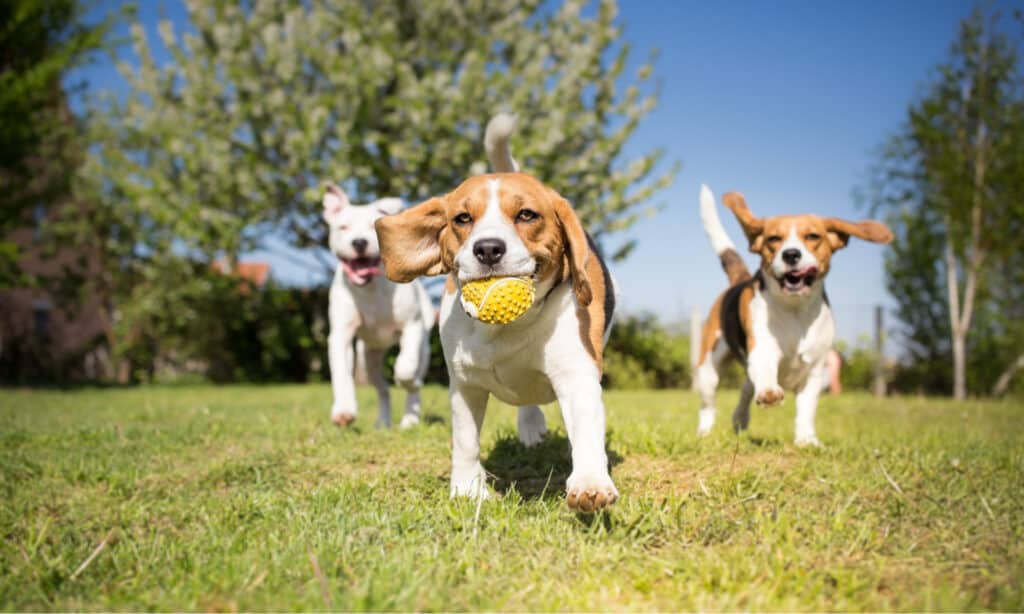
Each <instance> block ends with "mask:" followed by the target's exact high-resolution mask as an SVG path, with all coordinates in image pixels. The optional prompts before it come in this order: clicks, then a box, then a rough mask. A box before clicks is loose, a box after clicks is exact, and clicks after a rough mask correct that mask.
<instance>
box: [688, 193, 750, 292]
mask: <svg viewBox="0 0 1024 614" xmlns="http://www.w3.org/2000/svg"><path fill="white" fill-rule="evenodd" d="M700 219H701V221H702V222H704V232H706V233H708V239H709V240H710V241H711V247H712V249H714V250H715V253H716V254H718V258H719V260H721V262H722V270H724V271H725V274H726V276H727V277H728V278H729V285H733V284H737V283H739V282H741V281H746V280H747V279H750V270H749V269H747V265H746V264H745V263H744V262H743V258H741V257H740V254H739V252H737V251H736V246H735V245H734V244H733V242H732V240H731V239H730V238H729V235H727V234H725V228H724V227H722V220H720V219H719V218H718V208H717V207H716V206H715V195H714V194H712V193H711V189H710V188H708V186H706V185H703V184H702V185H701V186H700Z"/></svg>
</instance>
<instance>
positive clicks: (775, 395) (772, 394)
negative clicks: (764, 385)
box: [757, 388, 786, 407]
mask: <svg viewBox="0 0 1024 614" xmlns="http://www.w3.org/2000/svg"><path fill="white" fill-rule="evenodd" d="M785 398H786V393H785V392H783V391H782V388H769V389H767V390H762V391H761V392H759V393H758V395H757V404H758V405H760V406H762V407H771V406H773V405H778V404H780V403H782V401H783V399H785Z"/></svg>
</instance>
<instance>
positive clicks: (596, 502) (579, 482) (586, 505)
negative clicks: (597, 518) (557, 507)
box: [565, 471, 619, 514]
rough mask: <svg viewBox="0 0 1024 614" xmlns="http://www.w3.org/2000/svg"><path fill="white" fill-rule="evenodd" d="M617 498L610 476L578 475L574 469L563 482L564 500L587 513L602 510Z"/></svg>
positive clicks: (617, 492)
mask: <svg viewBox="0 0 1024 614" xmlns="http://www.w3.org/2000/svg"><path fill="white" fill-rule="evenodd" d="M618 498H619V491H618V490H616V489H615V484H614V483H613V482H612V478H611V476H609V475H608V474H607V473H605V474H604V475H600V474H597V475H579V474H577V473H576V472H575V471H573V472H572V475H570V476H569V479H568V480H566V482H565V502H566V503H567V504H568V505H569V507H570V508H571V509H574V510H576V511H577V512H583V513H585V514H589V513H591V512H596V511H598V510H603V509H604V508H606V507H608V506H609V505H611V504H612V503H615V501H616V500H617V499H618Z"/></svg>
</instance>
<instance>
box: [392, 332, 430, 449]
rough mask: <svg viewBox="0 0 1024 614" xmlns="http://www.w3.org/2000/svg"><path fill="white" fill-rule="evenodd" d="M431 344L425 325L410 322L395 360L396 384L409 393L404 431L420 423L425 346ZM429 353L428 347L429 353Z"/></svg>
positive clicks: (403, 334) (403, 419)
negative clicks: (424, 328)
mask: <svg viewBox="0 0 1024 614" xmlns="http://www.w3.org/2000/svg"><path fill="white" fill-rule="evenodd" d="M429 342H430V340H429V338H428V337H427V334H426V331H424V330H423V324H422V323H421V322H419V321H414V322H409V323H408V324H406V325H405V328H403V329H402V338H401V340H400V341H399V350H398V358H396V359H395V383H396V384H398V385H399V386H401V387H403V388H405V389H406V391H407V396H406V397H405V415H404V416H402V424H401V427H402V428H403V429H405V428H409V427H410V426H415V425H416V424H419V422H420V387H422V386H423V375H424V373H425V371H426V365H425V364H424V363H425V361H424V360H423V354H424V353H423V346H424V344H426V343H429ZM429 351H430V348H429V346H428V347H427V352H429ZM428 357H429V354H428Z"/></svg>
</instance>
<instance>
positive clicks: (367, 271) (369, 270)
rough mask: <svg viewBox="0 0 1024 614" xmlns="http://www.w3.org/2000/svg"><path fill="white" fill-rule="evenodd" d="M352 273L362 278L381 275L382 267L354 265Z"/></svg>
mask: <svg viewBox="0 0 1024 614" xmlns="http://www.w3.org/2000/svg"><path fill="white" fill-rule="evenodd" d="M352 272H353V273H355V274H356V275H359V276H360V277H367V276H370V275H378V274H380V265H377V264H354V265H352Z"/></svg>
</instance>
